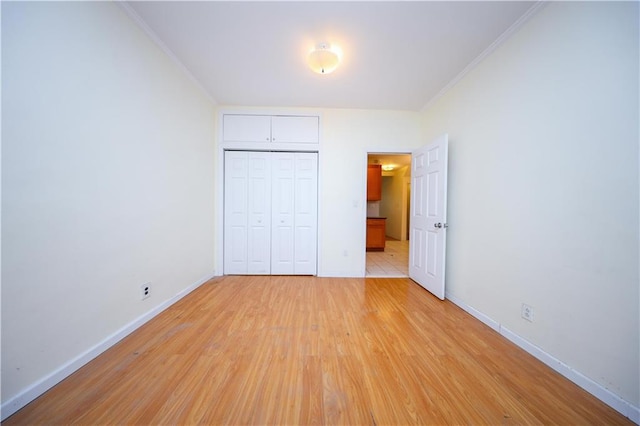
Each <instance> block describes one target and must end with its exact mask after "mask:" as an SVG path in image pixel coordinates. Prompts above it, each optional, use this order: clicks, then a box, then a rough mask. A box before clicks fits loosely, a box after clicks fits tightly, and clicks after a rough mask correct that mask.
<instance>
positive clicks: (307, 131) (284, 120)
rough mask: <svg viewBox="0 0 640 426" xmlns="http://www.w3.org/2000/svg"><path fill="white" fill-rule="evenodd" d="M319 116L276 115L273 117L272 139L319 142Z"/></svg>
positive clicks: (286, 141)
mask: <svg viewBox="0 0 640 426" xmlns="http://www.w3.org/2000/svg"><path fill="white" fill-rule="evenodd" d="M319 131H320V126H319V118H318V117H295V116H280V115H279V116H274V117H272V119H271V138H272V139H271V140H272V142H278V143H318V141H319Z"/></svg>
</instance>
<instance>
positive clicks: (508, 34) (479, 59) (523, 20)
mask: <svg viewBox="0 0 640 426" xmlns="http://www.w3.org/2000/svg"><path fill="white" fill-rule="evenodd" d="M547 2H548V0H540V1H537V2H536V3H535V4H534V5H533V6H531V7H530V8H529V9H528V10H527V11H526V12H525V13H524V14H523V15H522V16H521V17H520V18H518V20H517V21H515V22H514V23H513V24H511V26H510V27H509V28H507V29H506V30H505V31H504V32H503V33H502V34H500V36H499V37H498V38H497V39H496V40H495V41H494V42H493V43H491V45H489V47H487V48H486V49H485V50H484V51H482V53H480V55H478V57H476V58H475V59H474V60H473V61H471V63H469V65H467V66H466V67H465V68H464V69H463V70H462V71H460V73H459V74H458V75H456V76H455V77H454V78H453V79H452V80H451V81H450V82H449V83H447V85H446V86H444V87H443V88H442V89H440V91H439V92H438V93H436V95H435V96H433V97H432V98H431V99H430V100H429V101H428V102H427V103H426V104H425V105H424V106H423V107H422V108H421V109H420V112H424V111H426V110H428V109H429V108H431V107H432V106H433V104H435V103H436V101H438V99H440V98H441V97H443V96H444V95H445V94H446V93H447V92H448V91H449V90H451V89H452V88H453V87H454V86H455V85H456V84H458V82H460V80H462V79H463V78H465V77H466V76H467V74H469V73H470V72H471V71H473V69H475V68H476V67H477V66H478V65H479V64H480V62H482V61H483V60H484V59H485V58H486V57H487V56H489V55H491V54H492V53H493V52H494V51H495V50H496V49H498V47H500V46H502V44H503V43H504V42H505V41H507V40H508V39H510V38H511V36H513V35H514V34H515V33H516V32H517V31H518V30H519V29H520V28H522V27H523V26H524V24H526V23H527V22H528V21H529V20H530V19H531V18H532V17H533V16H534V15H535V14H536V13H538V11H539V10H541V9H542V8H543V7H544V6H546V5H547Z"/></svg>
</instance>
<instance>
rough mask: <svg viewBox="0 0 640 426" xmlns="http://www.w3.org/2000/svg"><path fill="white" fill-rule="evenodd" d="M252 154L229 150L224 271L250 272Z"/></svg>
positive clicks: (225, 204) (225, 169) (233, 272)
mask: <svg viewBox="0 0 640 426" xmlns="http://www.w3.org/2000/svg"><path fill="white" fill-rule="evenodd" d="M247 171H248V153H246V152H229V151H227V152H225V164H224V273H225V274H246V273H247V270H248V269H247V265H248V264H247V253H248V252H247V249H248V246H247V237H248V229H247V218H248V215H247V207H248V206H247V191H248V173H247Z"/></svg>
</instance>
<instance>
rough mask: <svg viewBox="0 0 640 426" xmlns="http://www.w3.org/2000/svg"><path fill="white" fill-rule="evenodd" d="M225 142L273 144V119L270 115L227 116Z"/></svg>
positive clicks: (224, 128) (225, 120)
mask: <svg viewBox="0 0 640 426" xmlns="http://www.w3.org/2000/svg"><path fill="white" fill-rule="evenodd" d="M223 117H224V119H223V123H222V126H223V132H224V141H225V142H271V117H270V116H268V115H238V114H233V115H231V114H225V115H224V116H223Z"/></svg>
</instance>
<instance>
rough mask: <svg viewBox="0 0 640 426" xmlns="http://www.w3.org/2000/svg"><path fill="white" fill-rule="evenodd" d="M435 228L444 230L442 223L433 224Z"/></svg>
mask: <svg viewBox="0 0 640 426" xmlns="http://www.w3.org/2000/svg"><path fill="white" fill-rule="evenodd" d="M433 227H434V228H442V224H441V223H440V222H438V223H434V224H433Z"/></svg>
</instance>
